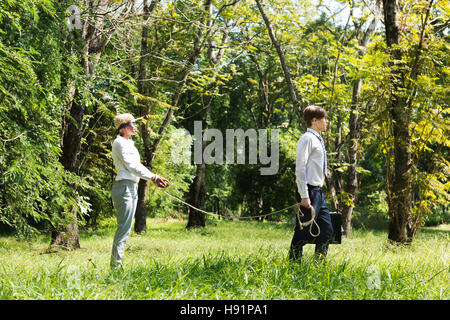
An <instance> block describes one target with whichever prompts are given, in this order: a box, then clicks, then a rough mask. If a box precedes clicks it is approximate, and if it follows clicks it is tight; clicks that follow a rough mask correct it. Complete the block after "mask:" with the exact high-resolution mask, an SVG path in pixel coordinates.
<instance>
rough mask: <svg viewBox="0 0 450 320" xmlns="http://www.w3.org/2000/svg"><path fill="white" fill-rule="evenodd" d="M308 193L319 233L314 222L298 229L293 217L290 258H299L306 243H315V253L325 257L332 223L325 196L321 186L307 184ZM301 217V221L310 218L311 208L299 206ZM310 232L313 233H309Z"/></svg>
mask: <svg viewBox="0 0 450 320" xmlns="http://www.w3.org/2000/svg"><path fill="white" fill-rule="evenodd" d="M296 194H297V201H298V202H300V201H301V198H300V195H299V194H298V192H296ZM308 195H309V200H310V201H311V206H313V207H314V210H315V212H316V215H315V217H314V220H315V221H316V223H317V225H318V226H319V228H320V233H319V235H318V236H317V237H314V236H313V235H316V234H317V233H318V232H319V230H318V229H317V226H316V224H315V223H313V224H312V229H310V226H307V227H304V228H303V229H301V230H300V225H299V223H298V219H297V218H296V219H295V229H294V236H293V237H292V242H291V247H290V250H289V258H290V259H292V260H300V259H301V257H302V254H303V246H304V245H305V244H307V243H315V244H316V248H315V254H316V256H318V257H319V258H325V257H326V255H327V252H328V245H329V243H330V241H331V237H332V235H333V225H332V224H331V218H330V211H329V209H328V206H327V204H326V203H325V196H324V194H323V192H322V188H320V187H314V186H309V185H308ZM300 209H301V212H302V213H303V217H300V221H301V222H306V221H308V220H310V219H311V209H306V208H305V207H302V206H300ZM311 233H312V234H313V235H311Z"/></svg>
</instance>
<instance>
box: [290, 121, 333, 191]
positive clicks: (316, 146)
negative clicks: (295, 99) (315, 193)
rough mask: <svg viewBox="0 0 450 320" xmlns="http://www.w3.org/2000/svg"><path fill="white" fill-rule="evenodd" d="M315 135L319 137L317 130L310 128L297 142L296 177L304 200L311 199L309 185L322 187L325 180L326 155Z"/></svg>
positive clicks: (298, 188)
mask: <svg viewBox="0 0 450 320" xmlns="http://www.w3.org/2000/svg"><path fill="white" fill-rule="evenodd" d="M314 134H316V135H319V133H317V132H316V131H315V130H313V129H311V128H308V129H307V131H306V133H305V134H303V136H301V138H300V139H299V140H298V142H297V158H296V164H295V176H296V182H297V190H298V193H299V194H300V196H301V197H302V198H309V196H308V186H307V185H308V184H309V185H312V186H319V187H322V186H323V182H324V180H325V175H324V168H323V167H324V157H325V156H326V155H325V154H324V150H323V148H322V144H321V142H320V140H319V139H318V138H317V137H315V136H314ZM325 169H326V168H325Z"/></svg>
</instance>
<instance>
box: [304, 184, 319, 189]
mask: <svg viewBox="0 0 450 320" xmlns="http://www.w3.org/2000/svg"><path fill="white" fill-rule="evenodd" d="M307 187H308V189H311V190H322V187H320V186H312V185H310V184H307Z"/></svg>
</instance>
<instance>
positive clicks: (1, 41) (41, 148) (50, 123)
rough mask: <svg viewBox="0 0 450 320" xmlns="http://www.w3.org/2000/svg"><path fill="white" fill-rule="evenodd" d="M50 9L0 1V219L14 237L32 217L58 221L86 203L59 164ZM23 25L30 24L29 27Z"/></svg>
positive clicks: (58, 42) (59, 92) (26, 232)
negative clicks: (11, 227) (11, 229)
mask: <svg viewBox="0 0 450 320" xmlns="http://www.w3.org/2000/svg"><path fill="white" fill-rule="evenodd" d="M55 15H56V8H55V7H53V6H52V5H51V3H49V2H48V1H34V2H28V1H26V2H12V1H7V2H4V1H3V2H2V3H1V4H0V52H1V54H0V70H1V76H0V139H1V140H0V176H1V178H0V193H1V199H2V200H1V206H0V221H1V222H3V223H7V224H9V225H11V226H13V227H14V228H15V229H16V230H17V231H18V234H19V235H20V236H25V237H27V236H31V235H33V234H34V233H35V232H36V231H38V230H37V229H36V228H35V227H36V225H37V224H36V223H42V222H47V223H50V224H53V225H55V224H58V223H66V222H67V221H68V216H69V214H68V213H69V212H70V210H72V209H75V210H78V211H79V212H80V213H81V212H82V211H83V210H84V211H86V210H87V209H88V207H89V204H88V203H86V201H85V200H86V199H84V198H82V197H77V191H76V190H74V188H73V186H74V185H80V186H82V185H83V184H84V180H83V179H82V178H80V177H78V176H76V175H71V174H67V173H66V172H64V169H63V168H62V166H61V164H60V163H59V156H60V154H61V149H60V129H61V122H60V120H61V116H62V113H63V105H64V103H63V100H64V89H61V82H62V77H61V76H62V74H61V70H62V68H63V64H64V61H63V59H64V56H63V55H59V54H58V52H60V51H61V50H62V49H63V48H62V47H63V42H62V39H61V38H58V37H55V38H53V39H52V38H50V37H49V36H48V35H49V30H52V31H54V32H57V31H58V28H59V27H60V25H59V24H58V22H57V20H54V19H53V18H54V16H55ZM29 26H31V27H29Z"/></svg>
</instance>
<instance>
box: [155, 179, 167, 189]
mask: <svg viewBox="0 0 450 320" xmlns="http://www.w3.org/2000/svg"><path fill="white" fill-rule="evenodd" d="M155 184H156V185H157V186H158V187H160V188H167V187H168V186H170V182H169V180H167V179H166V178H163V177H160V176H157V177H156V179H155Z"/></svg>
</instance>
